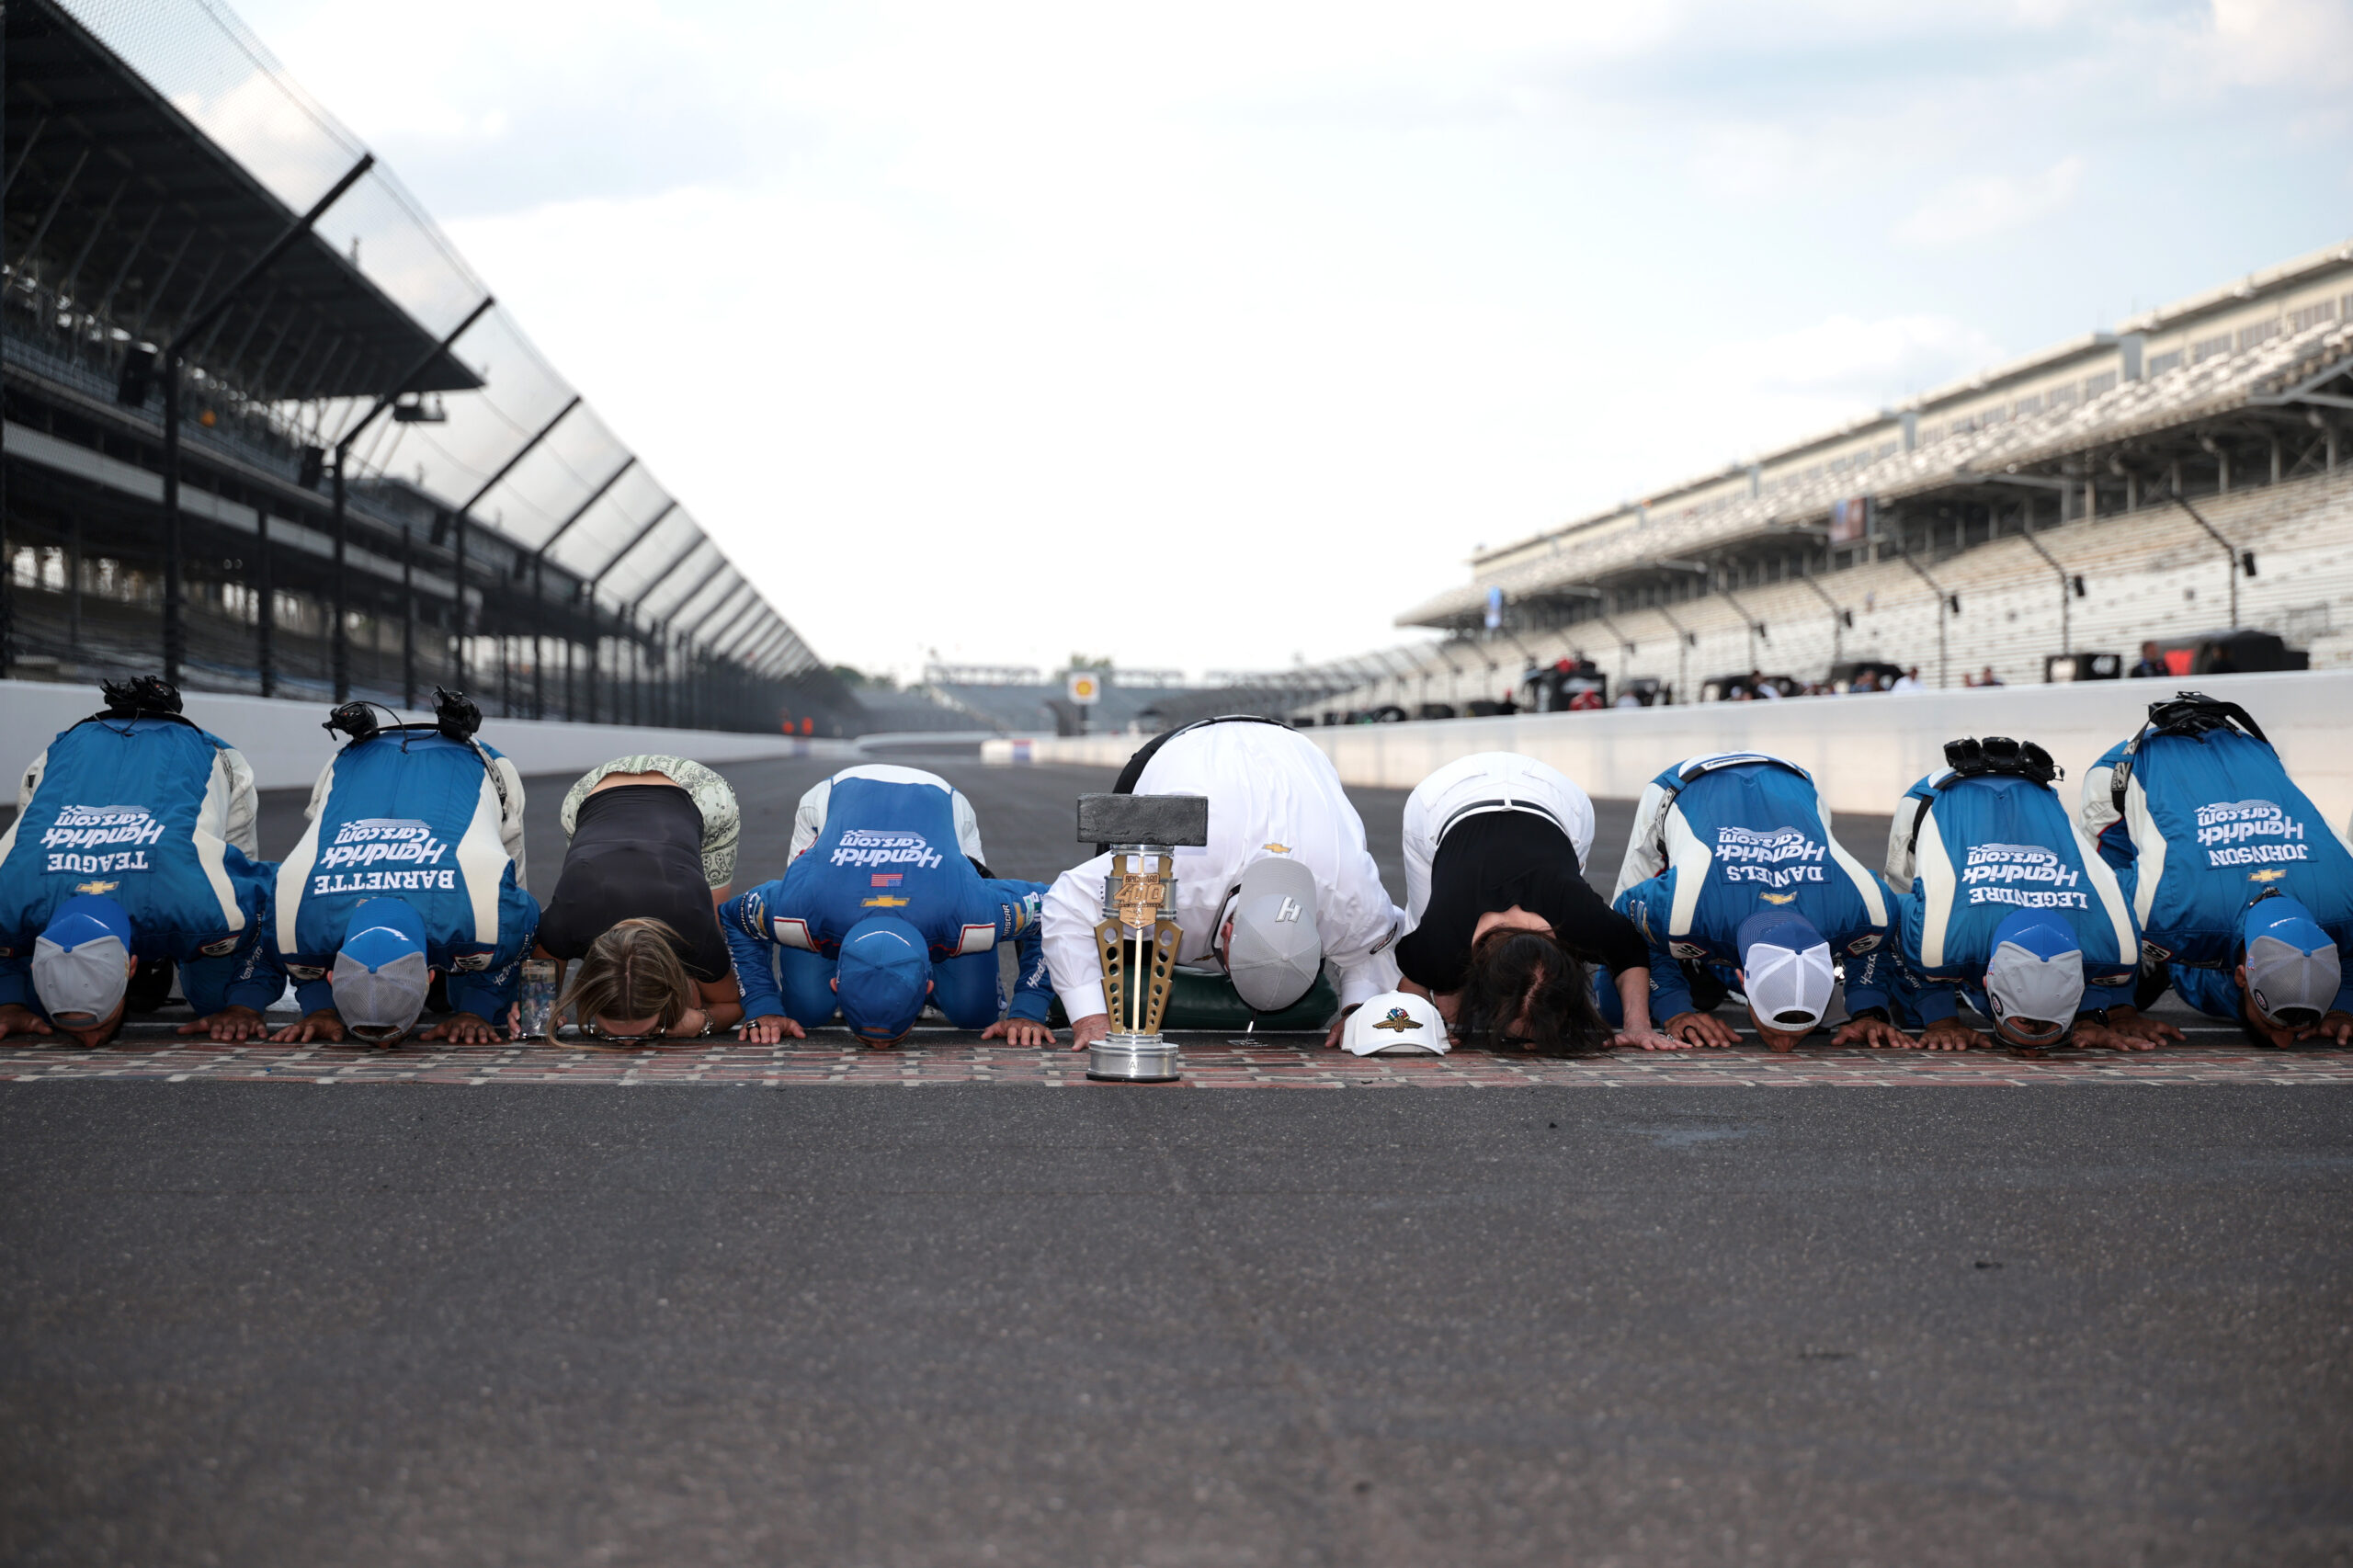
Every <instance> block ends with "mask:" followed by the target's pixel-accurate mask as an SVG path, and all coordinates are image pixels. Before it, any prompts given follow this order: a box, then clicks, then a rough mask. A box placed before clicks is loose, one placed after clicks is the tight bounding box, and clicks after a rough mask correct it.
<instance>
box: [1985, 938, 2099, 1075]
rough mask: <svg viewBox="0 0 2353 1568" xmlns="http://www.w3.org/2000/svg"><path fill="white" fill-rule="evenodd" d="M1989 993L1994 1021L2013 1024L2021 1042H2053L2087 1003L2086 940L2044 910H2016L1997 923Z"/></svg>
mask: <svg viewBox="0 0 2353 1568" xmlns="http://www.w3.org/2000/svg"><path fill="white" fill-rule="evenodd" d="M1985 996H1986V1000H1987V1001H1988V1002H1989V1003H1990V1004H1991V1006H1992V1007H1993V1011H1994V1022H1995V1024H1997V1025H2005V1026H2007V1027H2008V1028H2009V1029H2010V1030H2011V1032H2012V1036H2013V1037H2014V1039H2015V1040H2017V1041H2018V1043H2020V1044H2025V1045H2048V1044H2050V1043H2051V1042H2052V1040H2057V1039H2058V1038H2059V1037H2060V1036H2061V1035H2063V1034H2065V1033H2066V1032H2067V1030H2068V1028H2069V1027H2070V1026H2072V1025H2073V1024H2074V1023H2075V1009H2076V1008H2077V1007H2078V1006H2082V1004H2083V1000H2084V945H2083V943H2082V942H2080V941H2078V940H2077V939H2076V937H2075V932H2074V931H2073V930H2071V929H2069V928H2068V926H2066V925H2065V924H2063V922H2060V921H2057V920H2053V919H2052V918H2051V916H2050V915H2045V914H2043V913H2042V912H2041V911H2040V910H2033V909H2019V910H2013V911H2012V912H2011V913H2010V914H2009V915H2006V916H2005V917H2004V919H2003V921H2002V923H2001V924H2000V925H1999V926H1995V927H1994V951H1993V955H1992V956H1991V957H1990V958H1989V959H1987V960H1986V963H1985ZM2029 1025H2035V1026H2040V1027H2035V1028H2029V1027H2028V1026H2029Z"/></svg>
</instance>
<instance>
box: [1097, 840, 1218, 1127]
mask: <svg viewBox="0 0 2353 1568" xmlns="http://www.w3.org/2000/svg"><path fill="white" fill-rule="evenodd" d="M1078 836H1079V837H1080V838H1081V839H1083V840H1085V841H1086V842H1087V843H1090V844H1099V845H1103V846H1106V847H1107V848H1108V850H1109V851H1110V855H1111V870H1110V874H1109V875H1108V876H1107V877H1105V878H1104V879H1103V921H1102V924H1101V925H1099V926H1096V927H1095V945H1096V949H1097V952H1099V953H1100V954H1101V955H1102V959H1103V1000H1104V1002H1105V1004H1106V1005H1107V1007H1108V1011H1109V1013H1110V1015H1111V1032H1110V1034H1109V1035H1108V1036H1107V1037H1105V1038H1104V1039H1103V1040H1099V1041H1097V1043H1096V1045H1095V1046H1094V1048H1093V1049H1092V1050H1091V1051H1088V1053H1087V1058H1086V1075H1087V1076H1088V1077H1090V1078H1103V1079H1108V1080H1112V1081H1115V1082H1120V1083H1130V1084H1160V1083H1166V1082H1167V1081H1169V1080H1170V1079H1172V1078H1174V1077H1176V1046H1175V1045H1173V1044H1171V1043H1170V1042H1169V1041H1167V1040H1164V1039H1162V1038H1161V1034H1160V1016H1161V1014H1162V1013H1163V1012H1164V1011H1165V1010H1166V1008H1167V1006H1168V987H1169V982H1170V979H1171V977H1172V976H1173V974H1174V972H1175V971H1176V947H1177V944H1178V943H1179V942H1180V941H1181V940H1182V939H1183V937H1184V933H1183V932H1182V931H1180V930H1179V929H1177V926H1176V849H1177V847H1178V846H1193V845H1205V844H1207V843H1208V842H1209V841H1210V802H1209V797H1208V796H1206V795H1081V796H1080V797H1079V798H1078Z"/></svg>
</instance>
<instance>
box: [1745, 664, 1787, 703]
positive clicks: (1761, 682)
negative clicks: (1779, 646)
mask: <svg viewBox="0 0 2353 1568" xmlns="http://www.w3.org/2000/svg"><path fill="white" fill-rule="evenodd" d="M1748 689H1749V690H1750V691H1752V692H1754V693H1755V694H1756V699H1757V700H1759V701H1760V702H1779V700H1781V687H1780V684H1779V682H1778V681H1772V680H1768V679H1767V678H1766V676H1765V672H1764V671H1763V670H1751V671H1749V672H1748Z"/></svg>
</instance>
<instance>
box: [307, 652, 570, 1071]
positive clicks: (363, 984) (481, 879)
mask: <svg viewBox="0 0 2353 1568" xmlns="http://www.w3.org/2000/svg"><path fill="white" fill-rule="evenodd" d="M437 696H438V698H439V705H438V708H437V709H436V710H435V718H434V722H432V723H430V724H422V723H419V724H403V723H398V722H394V723H392V724H390V725H382V724H379V723H378V722H377V721H376V716H375V714H374V713H373V712H371V711H369V710H370V708H371V707H373V706H375V705H374V704H370V703H365V702H347V703H346V704H344V705H343V706H342V707H340V708H338V709H336V710H335V712H334V714H333V716H332V717H330V718H329V719H328V721H327V728H328V729H330V730H333V731H337V732H340V733H343V734H345V735H347V736H348V737H349V739H348V740H347V742H346V744H345V745H344V747H343V749H342V750H341V751H339V752H337V753H336V754H335V756H334V758H333V759H332V760H331V761H329V762H328V764H327V766H326V767H325V769H324V771H322V772H321V773H320V775H319V781H318V784H317V786H316V787H315V788H313V790H312V791H311V803H310V806H309V808H308V814H309V816H310V819H311V825H310V826H309V827H308V828H306V829H305V830H304V831H303V834H302V837H301V842H300V843H298V844H297V845H296V846H294V849H293V852H292V853H291V854H290V855H288V856H287V857H286V859H285V861H284V863H283V864H282V865H280V866H279V868H278V896H277V901H276V904H275V908H274V918H273V920H272V922H271V926H272V952H271V959H272V961H273V962H275V963H276V964H277V965H278V968H279V969H280V970H282V971H284V972H285V974H286V975H287V976H288V977H290V979H292V980H293V982H294V983H295V996H296V998H297V999H298V1000H299V1001H300V1002H301V1006H302V1012H303V1017H302V1018H301V1021H299V1022H297V1023H294V1024H291V1025H290V1026H288V1027H287V1028H282V1029H280V1030H278V1033H277V1034H276V1035H275V1036H274V1037H273V1038H274V1039H277V1040H288V1041H308V1040H342V1039H343V1038H344V1034H345V1031H346V1030H347V1029H348V1030H349V1032H350V1033H351V1034H353V1035H355V1036H357V1037H358V1039H360V1040H364V1041H366V1042H368V1043H369V1044H371V1045H390V1044H392V1043H393V1042H395V1041H397V1040H400V1039H401V1038H402V1037H403V1036H404V1035H405V1034H407V1033H408V1032H409V1030H410V1029H411V1028H414V1027H415V1024H416V1020H417V1017H418V1016H419V1015H420V1014H422V1013H423V1012H424V1011H425V1008H426V1001H427V998H428V994H429V993H430V991H431V988H432V982H433V980H434V978H435V977H436V976H437V975H438V976H439V977H441V978H442V979H443V980H444V981H445V983H446V994H447V997H448V1001H449V1006H450V1007H451V1008H452V1009H454V1011H452V1012H451V1014H450V1016H449V1017H447V1018H445V1019H444V1020H442V1021H441V1022H440V1023H438V1024H436V1025H435V1026H434V1027H432V1028H428V1029H426V1031H425V1032H424V1034H423V1035H422V1036H420V1037H419V1038H421V1039H424V1040H453V1041H456V1042H458V1043H460V1044H474V1045H486V1044H489V1043H491V1042H492V1041H494V1040H497V1038H498V1031H497V1028H496V1025H495V1023H494V1020H496V1021H498V1022H505V1021H506V1020H507V1018H508V1015H509V1014H510V1012H511V1010H512V1007H513V1004H514V1001H515V986H516V981H517V966H519V965H520V963H521V962H522V960H523V955H525V954H526V953H528V952H529V951H530V950H531V937H532V934H533V932H534V931H535V930H536V928H537V927H538V926H539V922H540V906H539V902H538V901H537V900H536V899H534V898H532V897H531V895H530V893H529V892H528V891H526V889H525V888H524V885H523V780H522V778H521V776H520V775H518V774H517V772H516V770H515V765H514V764H513V763H512V762H510V761H508V760H507V759H506V757H504V756H500V755H499V754H498V753H497V752H495V751H494V750H492V749H491V748H490V747H489V746H486V745H483V744H482V743H480V742H479V741H476V740H475V739H474V738H473V734H474V731H475V730H476V729H477V728H478V727H480V725H481V723H482V714H481V712H480V710H477V709H476V708H475V707H474V705H473V704H472V702H470V701H468V700H467V699H465V698H464V697H463V696H462V695H454V696H453V695H451V694H450V693H448V692H438V693H437ZM387 711H389V710H387ZM395 718H397V715H395Z"/></svg>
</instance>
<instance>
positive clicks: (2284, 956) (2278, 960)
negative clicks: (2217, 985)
mask: <svg viewBox="0 0 2353 1568" xmlns="http://www.w3.org/2000/svg"><path fill="white" fill-rule="evenodd" d="M2244 929H2245V937H2246V989H2247V994H2248V995H2249V996H2251V997H2252V998H2253V999H2254V1001H2255V1006H2256V1010H2257V1011H2259V1012H2260V1013H2262V1015H2263V1016H2264V1017H2267V1018H2269V1019H2270V1020H2271V1021H2272V1022H2274V1023H2277V1024H2285V1025H2289V1026H2290V1027H2293V1026H2297V1025H2302V1024H2309V1023H2313V1022H2314V1021H2315V1020H2317V1019H2318V1018H2319V1017H2320V1016H2321V1015H2322V1014H2323V1013H2325V1012H2327V1011H2328V1009H2329V1008H2330V1007H2331V1006H2334V1005H2335V1004H2336V993H2337V990H2338V988H2339V987H2341V986H2342V985H2343V984H2344V983H2345V967H2344V965H2345V960H2344V958H2343V956H2342V955H2341V954H2339V953H2338V952H2337V950H2336V943H2335V942H2334V941H2332V940H2331V939H2330V938H2329V935H2328V933H2327V932H2326V931H2325V930H2323V929H2322V928H2321V925H2320V923H2319V922H2318V921H2316V920H2314V919H2313V916H2312V911H2310V910H2309V909H2307V908H2305V907H2304V906H2303V905H2302V903H2298V902H2296V901H2295V900H2294V899H2292V898H2284V897H2281V898H2267V899H2265V900H2263V901H2262V902H2261V903H2257V904H2256V905H2255V906H2254V907H2252V908H2250V909H2249V910H2248V911H2247V913H2246V918H2245V927H2244Z"/></svg>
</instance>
